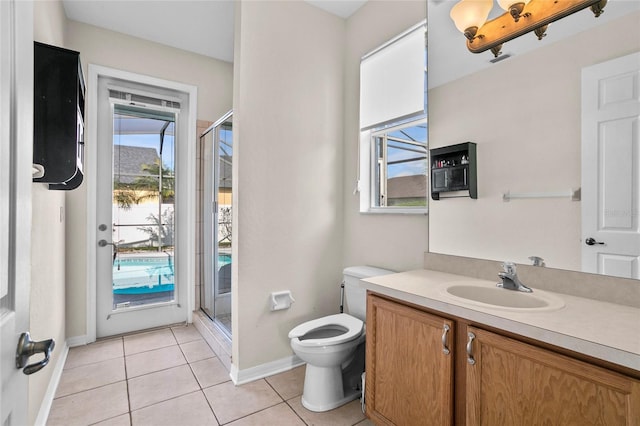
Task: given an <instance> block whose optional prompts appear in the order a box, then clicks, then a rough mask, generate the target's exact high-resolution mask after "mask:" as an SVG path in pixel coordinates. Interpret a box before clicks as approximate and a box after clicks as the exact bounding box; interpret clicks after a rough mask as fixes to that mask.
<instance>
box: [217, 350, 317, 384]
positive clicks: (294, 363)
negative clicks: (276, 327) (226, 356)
mask: <svg viewBox="0 0 640 426" xmlns="http://www.w3.org/2000/svg"><path fill="white" fill-rule="evenodd" d="M303 364H304V361H303V360H301V359H300V358H298V356H297V355H291V356H288V357H285V358H280V359H277V360H275V361H271V362H267V363H266V364H260V365H256V366H255V367H251V368H245V369H244V370H238V367H237V366H236V365H235V364H231V372H230V374H229V376H231V380H233V384H235V385H242V384H245V383H249V382H253V381H254V380H258V379H263V378H265V377H268V376H273V375H274V374H278V373H282V372H284V371H289V370H292V369H294V368H296V367H298V366H300V365H303Z"/></svg>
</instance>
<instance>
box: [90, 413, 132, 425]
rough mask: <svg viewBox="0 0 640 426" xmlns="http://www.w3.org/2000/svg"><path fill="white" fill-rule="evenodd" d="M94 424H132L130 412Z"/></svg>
mask: <svg viewBox="0 0 640 426" xmlns="http://www.w3.org/2000/svg"><path fill="white" fill-rule="evenodd" d="M94 426H131V417H130V416H129V413H127V414H123V415H121V416H118V417H113V418H111V419H108V420H105V421H103V422H100V423H96V424H95V425H94Z"/></svg>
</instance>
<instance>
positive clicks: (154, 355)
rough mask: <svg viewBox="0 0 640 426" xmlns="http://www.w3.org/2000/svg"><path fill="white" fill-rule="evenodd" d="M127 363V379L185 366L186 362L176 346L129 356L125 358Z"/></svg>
mask: <svg viewBox="0 0 640 426" xmlns="http://www.w3.org/2000/svg"><path fill="white" fill-rule="evenodd" d="M125 360H126V363H127V377H128V378H131V377H137V376H142V375H143V374H148V373H153V372H154V371H160V370H166V369H167V368H171V367H177V366H179V365H183V364H186V363H187V361H186V360H185V358H184V355H182V351H181V350H180V347H178V346H177V345H174V346H167V347H166V348H160V349H154V350H152V351H148V352H141V353H138V354H134V355H129V356H127V357H126V358H125Z"/></svg>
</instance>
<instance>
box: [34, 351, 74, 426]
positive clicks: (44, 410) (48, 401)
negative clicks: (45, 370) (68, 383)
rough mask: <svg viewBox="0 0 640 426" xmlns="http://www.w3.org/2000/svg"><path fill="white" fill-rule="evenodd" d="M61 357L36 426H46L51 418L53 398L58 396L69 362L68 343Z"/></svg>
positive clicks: (43, 400)
mask: <svg viewBox="0 0 640 426" xmlns="http://www.w3.org/2000/svg"><path fill="white" fill-rule="evenodd" d="M61 349H62V350H61V352H60V357H59V358H58V362H56V365H55V367H54V368H53V374H52V375H51V380H49V386H47V391H46V392H45V394H44V397H43V398H42V402H41V403H40V410H38V416H37V417H36V421H35V423H34V424H35V425H37V426H39V425H43V426H44V425H45V424H46V423H47V419H48V418H49V412H50V411H51V405H52V404H53V398H54V397H55V396H56V390H57V389H58V384H59V383H60V378H61V377H62V370H64V364H65V362H67V355H69V346H68V345H67V342H64V343H63V346H62V348H61Z"/></svg>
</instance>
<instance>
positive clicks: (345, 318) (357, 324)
mask: <svg viewBox="0 0 640 426" xmlns="http://www.w3.org/2000/svg"><path fill="white" fill-rule="evenodd" d="M329 325H337V326H340V327H344V328H345V329H346V330H347V331H346V332H344V333H342V334H340V335H338V336H334V337H328V338H324V339H304V340H300V341H299V342H298V344H300V345H301V346H326V345H337V344H340V343H344V342H348V341H350V340H353V339H355V338H357V337H359V336H360V335H361V334H362V329H363V327H364V323H363V322H362V321H361V320H359V319H358V318H356V317H352V316H351V315H348V314H335V315H329V316H326V317H322V318H318V319H314V320H311V321H307V322H305V323H302V324H300V325H299V326H297V327H295V328H294V329H293V330H291V331H290V332H289V338H290V339H295V338H300V337H303V336H304V335H305V334H307V333H309V332H310V331H313V330H315V329H318V328H322V327H327V326H329Z"/></svg>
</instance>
